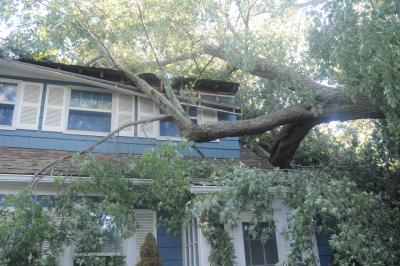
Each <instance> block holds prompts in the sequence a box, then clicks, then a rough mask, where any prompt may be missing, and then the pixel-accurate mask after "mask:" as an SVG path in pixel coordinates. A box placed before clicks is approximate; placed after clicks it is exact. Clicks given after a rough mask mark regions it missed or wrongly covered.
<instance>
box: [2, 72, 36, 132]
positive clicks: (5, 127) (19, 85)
mask: <svg viewBox="0 0 400 266" xmlns="http://www.w3.org/2000/svg"><path fill="white" fill-rule="evenodd" d="M0 82H1V83H3V82H4V83H12V84H17V91H16V97H15V102H1V104H10V105H14V112H13V117H12V121H11V125H0V130H16V124H17V120H18V118H17V116H18V113H19V112H18V110H19V108H20V106H21V101H22V97H21V95H22V90H23V83H24V82H23V81H21V80H16V79H3V78H0ZM42 93H43V90H42Z"/></svg>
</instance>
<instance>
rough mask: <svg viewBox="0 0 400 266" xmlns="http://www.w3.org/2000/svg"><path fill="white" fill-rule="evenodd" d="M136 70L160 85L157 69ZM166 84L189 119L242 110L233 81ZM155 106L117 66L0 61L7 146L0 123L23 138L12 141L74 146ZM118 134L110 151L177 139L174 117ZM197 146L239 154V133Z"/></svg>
mask: <svg viewBox="0 0 400 266" xmlns="http://www.w3.org/2000/svg"><path fill="white" fill-rule="evenodd" d="M140 77H141V78H142V79H144V80H146V81H147V82H148V83H149V84H150V85H151V86H153V87H154V88H157V89H158V90H160V91H164V89H165V84H163V82H162V81H161V80H159V79H158V78H157V76H156V75H154V74H152V73H145V74H141V75H140ZM171 86H172V89H173V90H174V91H175V92H176V94H177V95H178V97H179V100H180V101H181V103H182V106H183V108H184V109H185V110H186V112H187V115H188V117H189V118H190V119H191V121H192V122H193V123H197V124H207V123H215V122H217V121H222V120H234V119H236V117H237V115H239V114H240V108H239V105H238V104H237V103H235V93H236V92H237V90H238V87H239V85H238V84H237V83H232V82H226V81H219V80H209V79H196V78H175V79H173V80H172V83H171ZM188 88H190V90H188ZM188 92H190V93H188ZM161 113H162V112H161V111H160V109H159V107H158V106H156V104H155V103H154V102H153V101H152V100H151V99H149V98H147V96H146V95H144V94H143V93H142V92H141V91H140V90H139V89H138V88H136V87H135V86H134V84H132V83H130V82H129V80H128V79H127V78H126V77H125V76H124V74H123V73H122V72H120V71H116V70H112V69H105V68H93V67H85V66H74V65H65V64H56V63H44V62H33V61H30V62H20V61H8V60H0V140H2V139H4V140H3V141H2V143H4V145H5V146H8V145H10V144H8V143H14V142H13V141H12V137H11V135H12V134H10V133H5V132H4V131H2V130H8V131H9V130H14V131H15V133H14V135H15V136H19V135H23V136H25V137H26V138H27V141H26V142H18V144H16V146H18V147H22V148H46V149H56V150H60V149H61V150H68V151H71V150H72V151H75V150H79V149H80V148H82V147H83V146H87V143H89V142H92V141H94V140H95V138H94V137H97V138H98V137H100V136H105V135H106V134H108V133H109V132H110V131H112V130H114V129H116V128H117V127H119V126H120V125H122V124H124V123H126V122H130V121H138V120H141V119H146V118H151V117H156V116H159V115H160V114H161ZM22 130H23V131H22ZM35 131H36V133H35ZM3 136H4V137H3ZM119 137H120V138H119V142H120V143H124V145H122V146H120V147H119V148H118V149H119V150H118V151H115V152H122V153H136V154H141V153H142V152H143V151H144V149H146V147H148V146H149V145H153V146H154V145H159V144H161V142H162V141H164V140H172V141H180V140H182V137H181V134H180V132H179V130H178V128H177V127H176V125H175V123H174V121H173V120H172V119H163V120H160V121H157V122H153V123H149V124H142V125H138V126H133V127H129V128H126V129H124V130H122V131H121V132H120V133H119ZM8 139H10V140H11V141H9V140H8ZM125 144H126V145H125ZM105 146H106V148H104V147H103V148H101V149H100V150H101V151H102V152H103V151H105V152H114V151H113V148H111V146H112V145H111V144H110V145H108V147H107V145H105ZM202 146H203V147H204V149H209V154H210V155H211V154H212V156H213V157H223V158H232V157H237V156H239V145H238V140H237V138H226V139H224V140H217V141H212V142H210V143H209V144H201V145H200V147H202ZM114 150H115V149H114ZM206 154H207V151H206Z"/></svg>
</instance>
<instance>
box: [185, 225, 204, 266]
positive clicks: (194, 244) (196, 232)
mask: <svg viewBox="0 0 400 266" xmlns="http://www.w3.org/2000/svg"><path fill="white" fill-rule="evenodd" d="M188 232H190V235H191V238H189V236H188ZM188 239H190V240H191V241H189V242H188ZM195 239H196V240H195ZM201 244H202V243H201V228H200V227H199V226H198V221H197V219H196V218H195V219H193V220H192V221H191V223H190V224H186V225H184V226H183V228H182V250H183V252H182V261H183V265H184V266H200V265H201V262H202V261H201V255H202V253H201ZM196 250H197V252H196ZM192 258H193V260H192ZM192 262H193V264H192Z"/></svg>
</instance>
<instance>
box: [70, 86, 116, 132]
mask: <svg viewBox="0 0 400 266" xmlns="http://www.w3.org/2000/svg"><path fill="white" fill-rule="evenodd" d="M67 88H68V92H67V95H66V97H65V98H66V101H65V108H64V109H65V112H66V114H65V121H64V125H63V128H64V130H63V133H64V134H73V135H88V136H106V135H107V134H109V133H110V132H111V131H112V130H113V129H114V127H115V122H116V119H115V115H116V113H117V112H116V98H117V97H116V95H115V93H114V92H111V91H110V92H108V91H104V90H103V89H100V88H90V87H77V86H67ZM72 90H80V91H88V92H99V93H109V94H111V109H110V110H104V109H93V108H81V107H71V94H72ZM71 110H75V111H86V112H93V113H96V112H97V113H110V115H111V125H110V131H89V130H75V129H68V121H69V115H70V111H71Z"/></svg>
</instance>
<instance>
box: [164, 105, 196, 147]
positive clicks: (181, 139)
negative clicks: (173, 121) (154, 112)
mask: <svg viewBox="0 0 400 266" xmlns="http://www.w3.org/2000/svg"><path fill="white" fill-rule="evenodd" d="M190 107H194V108H196V117H194V116H190V115H189V109H188V110H187V113H188V118H189V119H190V120H192V119H196V121H197V124H200V123H201V121H202V111H201V109H202V108H201V107H200V106H197V105H193V104H182V108H183V109H184V110H185V108H190ZM158 110H159V111H158V115H162V114H163V113H162V112H161V109H160V108H158ZM157 124H158V125H157V139H158V140H171V141H185V140H186V138H185V137H182V136H181V137H177V136H161V120H158V121H157Z"/></svg>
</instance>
